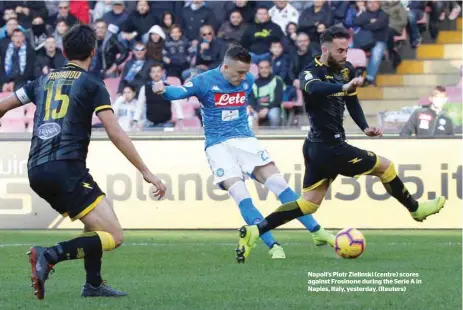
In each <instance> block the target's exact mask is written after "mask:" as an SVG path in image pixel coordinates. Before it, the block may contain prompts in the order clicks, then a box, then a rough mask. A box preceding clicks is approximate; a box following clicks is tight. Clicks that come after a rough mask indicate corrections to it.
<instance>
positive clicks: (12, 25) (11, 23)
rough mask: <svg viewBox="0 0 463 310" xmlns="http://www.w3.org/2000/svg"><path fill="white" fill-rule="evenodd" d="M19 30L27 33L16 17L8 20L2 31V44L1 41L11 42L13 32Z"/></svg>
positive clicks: (0, 33)
mask: <svg viewBox="0 0 463 310" xmlns="http://www.w3.org/2000/svg"><path fill="white" fill-rule="evenodd" d="M15 29H19V30H21V31H22V32H26V30H25V29H24V28H23V27H22V26H21V25H19V23H18V20H17V19H16V18H15V17H12V18H10V19H9V20H7V22H6V25H5V26H3V27H2V29H0V42H1V40H3V39H5V40H8V41H9V40H10V37H11V35H12V34H13V30H15Z"/></svg>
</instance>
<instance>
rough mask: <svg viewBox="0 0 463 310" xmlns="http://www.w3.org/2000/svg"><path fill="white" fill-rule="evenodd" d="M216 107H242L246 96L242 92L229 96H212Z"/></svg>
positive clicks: (218, 94)
mask: <svg viewBox="0 0 463 310" xmlns="http://www.w3.org/2000/svg"><path fill="white" fill-rule="evenodd" d="M214 102H215V106H216V107H242V106H244V105H246V94H245V92H244V91H240V92H235V93H230V94H220V93H215V94H214Z"/></svg>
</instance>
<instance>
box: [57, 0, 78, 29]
mask: <svg viewBox="0 0 463 310" xmlns="http://www.w3.org/2000/svg"><path fill="white" fill-rule="evenodd" d="M61 19H64V20H65V21H66V24H68V25H69V27H72V26H74V25H76V24H78V23H79V20H78V19H77V17H75V16H74V15H72V14H71V13H70V12H69V2H68V1H60V2H59V4H58V13H57V14H56V15H55V16H54V17H53V18H52V21H51V24H52V26H54V27H56V24H57V23H58V20H61Z"/></svg>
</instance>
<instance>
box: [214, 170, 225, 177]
mask: <svg viewBox="0 0 463 310" xmlns="http://www.w3.org/2000/svg"><path fill="white" fill-rule="evenodd" d="M215 174H216V175H217V176H218V177H223V175H224V174H225V171H224V170H223V169H222V168H219V169H217V171H216V172H215Z"/></svg>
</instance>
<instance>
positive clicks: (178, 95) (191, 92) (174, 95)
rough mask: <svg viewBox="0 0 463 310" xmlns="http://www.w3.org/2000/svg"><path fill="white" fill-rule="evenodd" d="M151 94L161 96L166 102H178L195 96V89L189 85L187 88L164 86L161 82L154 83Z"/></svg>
mask: <svg viewBox="0 0 463 310" xmlns="http://www.w3.org/2000/svg"><path fill="white" fill-rule="evenodd" d="M188 83H191V82H188ZM153 92H154V93H156V94H160V95H162V96H163V97H164V98H165V99H167V100H178V99H186V98H188V97H191V96H195V95H196V87H194V85H193V84H191V86H189V87H185V86H165V85H164V83H163V82H156V83H154V84H153Z"/></svg>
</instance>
